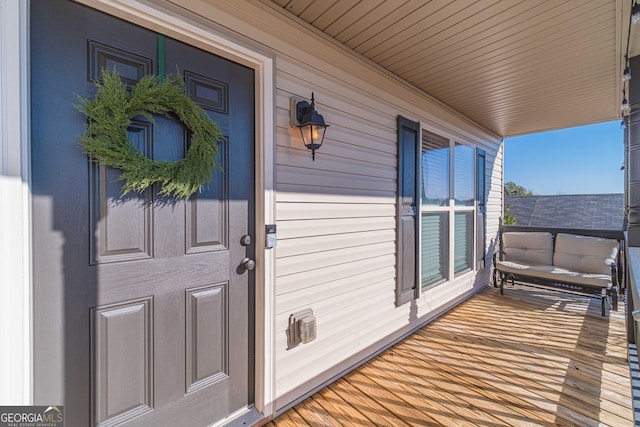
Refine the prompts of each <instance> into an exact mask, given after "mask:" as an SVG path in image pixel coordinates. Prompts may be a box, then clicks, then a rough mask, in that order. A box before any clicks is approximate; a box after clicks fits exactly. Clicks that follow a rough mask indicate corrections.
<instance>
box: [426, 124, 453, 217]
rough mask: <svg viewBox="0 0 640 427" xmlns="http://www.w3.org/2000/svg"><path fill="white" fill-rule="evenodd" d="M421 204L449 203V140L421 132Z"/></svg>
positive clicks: (441, 204) (436, 204)
mask: <svg viewBox="0 0 640 427" xmlns="http://www.w3.org/2000/svg"><path fill="white" fill-rule="evenodd" d="M421 187H422V204H423V205H426V206H448V205H449V140H448V139H446V138H443V137H441V136H439V135H436V134H434V133H431V132H428V131H423V132H422V183H421Z"/></svg>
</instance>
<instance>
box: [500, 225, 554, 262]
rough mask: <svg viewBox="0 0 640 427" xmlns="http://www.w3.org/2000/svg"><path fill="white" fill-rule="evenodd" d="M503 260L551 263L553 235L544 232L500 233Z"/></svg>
mask: <svg viewBox="0 0 640 427" xmlns="http://www.w3.org/2000/svg"><path fill="white" fill-rule="evenodd" d="M502 250H503V251H504V260H505V261H514V262H517V263H522V264H539V265H552V263H553V236H552V235H551V233H544V232H521V231H513V232H507V233H503V234H502Z"/></svg>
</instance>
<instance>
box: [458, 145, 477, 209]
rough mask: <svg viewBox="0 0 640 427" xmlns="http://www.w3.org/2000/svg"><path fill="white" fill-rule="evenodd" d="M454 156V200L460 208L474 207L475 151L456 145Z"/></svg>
mask: <svg viewBox="0 0 640 427" xmlns="http://www.w3.org/2000/svg"><path fill="white" fill-rule="evenodd" d="M453 156H454V177H453V182H454V191H453V192H454V198H455V200H456V205H458V206H473V203H474V198H475V181H474V175H475V174H474V168H473V166H474V163H475V162H474V150H473V148H471V147H467V146H466V145H461V144H456V147H455V151H454V152H453Z"/></svg>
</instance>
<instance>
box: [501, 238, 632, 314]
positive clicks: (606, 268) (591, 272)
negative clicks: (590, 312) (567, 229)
mask: <svg viewBox="0 0 640 427" xmlns="http://www.w3.org/2000/svg"><path fill="white" fill-rule="evenodd" d="M619 253H620V242H619V241H618V240H616V239H607V238H602V237H592V236H583V235H578V234H571V233H562V232H559V233H557V234H555V235H554V234H552V233H550V232H544V231H525V232H518V231H515V232H503V233H502V234H501V236H500V247H499V249H498V250H497V251H496V252H495V254H494V260H493V264H494V265H493V266H494V271H493V281H494V286H499V287H500V294H501V295H502V294H504V285H505V283H507V282H511V283H512V284H514V283H515V282H518V283H519V284H524V285H533V286H544V287H551V288H555V289H557V290H560V291H566V292H572V293H579V294H586V295H589V296H595V297H599V298H600V299H601V300H602V315H603V316H605V315H606V311H605V305H606V301H607V299H610V302H611V307H612V309H613V310H617V309H618V283H619V277H618V270H617V265H618V263H617V261H618V256H619Z"/></svg>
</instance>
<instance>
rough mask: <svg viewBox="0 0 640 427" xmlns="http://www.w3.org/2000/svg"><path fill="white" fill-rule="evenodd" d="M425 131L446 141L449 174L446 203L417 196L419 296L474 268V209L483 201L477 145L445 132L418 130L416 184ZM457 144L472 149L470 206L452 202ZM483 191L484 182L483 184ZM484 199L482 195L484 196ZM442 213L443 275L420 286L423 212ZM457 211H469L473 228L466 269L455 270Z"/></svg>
mask: <svg viewBox="0 0 640 427" xmlns="http://www.w3.org/2000/svg"><path fill="white" fill-rule="evenodd" d="M425 134H430V135H436V136H437V137H440V138H443V139H446V140H448V143H449V147H448V148H449V165H448V172H449V177H448V183H449V203H448V205H447V206H436V205H427V204H423V203H422V197H418V198H417V199H418V200H417V210H418V214H419V220H418V221H417V222H418V236H417V241H418V244H417V247H418V249H419V253H418V254H416V255H417V260H418V267H419V274H418V278H419V279H420V284H419V286H417V288H418V292H419V293H420V295H422V294H423V293H424V292H426V291H429V290H431V289H433V288H435V287H437V286H441V285H444V284H446V283H451V282H453V281H455V280H458V279H459V278H461V277H463V276H465V275H467V274H470V273H473V272H475V271H476V270H477V264H478V260H477V250H478V249H477V243H478V242H477V239H478V237H477V234H478V233H477V227H478V220H477V215H478V212H479V211H480V207H481V206H485V204H486V201H483V200H479V199H478V194H479V193H478V173H479V171H478V161H477V157H478V153H479V148H478V147H477V145H475V144H471V143H469V142H467V141H463V140H461V139H459V138H455V137H452V136H450V135H447V134H446V133H443V132H440V133H437V132H434V131H433V130H427V129H421V135H420V142H421V143H420V144H419V147H418V149H419V159H420V161H419V162H418V165H417V166H418V168H417V169H418V170H417V174H416V178H417V180H418V187H419V188H420V189H421V190H422V185H423V182H422V180H423V168H422V156H423V154H424V153H425V152H426V151H423V146H424V144H423V140H424V137H425ZM457 145H460V146H464V147H468V148H471V149H472V150H473V162H472V167H473V172H472V177H473V188H474V191H473V197H474V199H473V203H472V204H471V205H459V204H458V205H456V203H455V147H456V146H457ZM485 162H486V158H485ZM485 191H486V184H485ZM485 198H486V195H485ZM444 212H448V216H447V219H448V230H447V238H448V241H447V244H448V259H447V260H446V263H447V276H446V277H444V278H443V279H441V280H437V281H436V282H434V283H430V284H428V285H424V284H423V282H422V265H423V264H422V262H423V256H422V255H423V254H422V244H423V242H422V237H423V230H422V216H423V215H424V214H425V213H444ZM457 212H470V213H471V218H472V225H473V229H472V231H471V238H472V242H471V244H470V245H469V247H470V249H471V252H472V254H471V256H470V260H471V265H470V266H469V267H468V268H465V269H463V270H461V271H459V272H457V273H456V272H455V262H454V261H455V215H456V213H457Z"/></svg>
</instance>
